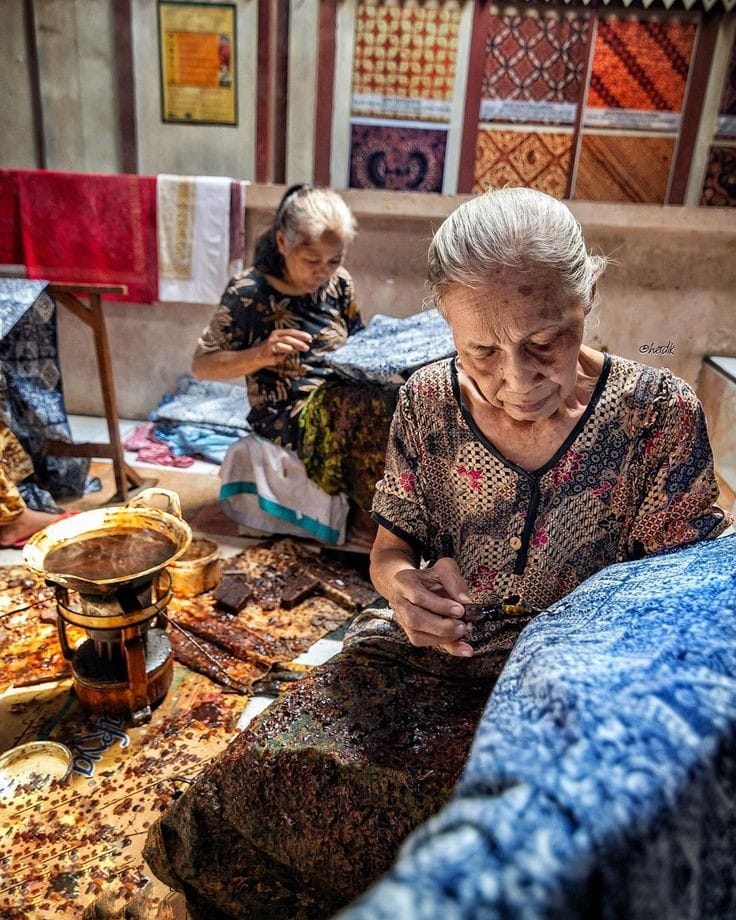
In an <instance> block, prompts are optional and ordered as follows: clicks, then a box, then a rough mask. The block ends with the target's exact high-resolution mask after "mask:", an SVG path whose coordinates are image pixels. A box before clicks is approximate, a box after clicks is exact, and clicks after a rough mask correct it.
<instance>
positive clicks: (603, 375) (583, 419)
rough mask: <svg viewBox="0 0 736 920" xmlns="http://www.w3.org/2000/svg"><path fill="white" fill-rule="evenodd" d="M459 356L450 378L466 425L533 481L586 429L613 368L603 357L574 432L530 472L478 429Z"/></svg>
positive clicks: (452, 363) (514, 467) (502, 458)
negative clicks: (464, 392) (467, 402)
mask: <svg viewBox="0 0 736 920" xmlns="http://www.w3.org/2000/svg"><path fill="white" fill-rule="evenodd" d="M457 360H458V359H457V355H456V356H455V357H454V358H453V359H452V360H451V361H450V378H451V382H452V392H453V395H454V396H455V400H456V401H457V404H458V408H459V409H460V414H461V415H462V417H463V419H464V420H465V424H466V425H467V426H468V428H470V430H471V431H472V432H473V434H475V436H476V437H477V438H478V440H479V441H480V442H481V444H483V446H484V447H485V448H486V449H487V450H489V451H490V452H491V453H492V454H493V456H494V457H496V458H497V459H498V460H500V461H501V463H503V464H504V465H505V466H508V467H510V468H511V469H513V470H515V471H516V472H517V473H519V474H520V475H521V476H526V477H531V478H532V479H540V478H541V477H542V476H544V474H545V473H546V472H548V471H549V470H551V469H552V467H553V466H555V464H556V463H558V462H559V460H560V458H561V457H563V456H564V455H565V454H566V453H567V451H568V450H569V449H570V447H571V445H572V444H573V442H574V441H575V439H576V438H577V436H578V435H579V434H580V432H581V431H582V429H583V428H584V427H585V424H586V423H587V421H588V419H589V418H590V416H591V414H592V413H593V411H594V409H595V407H596V406H597V404H598V402H599V401H600V398H601V395H602V394H603V390H604V388H605V386H606V382H607V380H608V375H609V372H610V368H611V356H610V355H609V354H604V355H603V367H602V368H601V372H600V375H599V377H598V381H597V382H596V385H595V388H594V390H593V392H592V394H591V396H590V400H589V402H588V405H587V406H586V407H585V409H584V410H583V413H582V415H581V416H580V418H579V419H578V420H577V422H576V423H575V425H574V427H573V429H572V431H571V432H570V433H569V434H568V436H567V437H566V438H565V440H564V441H563V442H562V444H561V445H560V446H559V448H558V449H557V450H556V451H555V453H554V455H553V456H552V457H551V458H550V459H549V460H548V461H547V462H546V463H545V464H543V465H542V466H540V467H538V468H537V469H536V470H528V469H526V468H525V467H523V466H520V465H519V464H518V463H514V462H513V461H512V460H509V458H508V457H504V455H503V454H502V453H501V452H500V451H499V450H498V449H497V448H496V447H495V446H494V445H493V444H492V443H491V441H489V440H488V438H487V437H486V436H485V435H484V434H483V432H482V431H481V430H480V428H479V427H478V425H477V423H476V421H475V419H474V418H473V416H472V414H471V413H470V410H469V409H468V407H467V406H466V405H465V401H464V400H463V396H462V392H461V390H460V377H459V375H458V371H457Z"/></svg>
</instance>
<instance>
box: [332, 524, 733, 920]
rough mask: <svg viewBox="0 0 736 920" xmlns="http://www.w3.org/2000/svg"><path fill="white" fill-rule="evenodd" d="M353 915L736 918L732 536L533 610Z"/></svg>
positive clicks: (593, 582)
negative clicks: (480, 709)
mask: <svg viewBox="0 0 736 920" xmlns="http://www.w3.org/2000/svg"><path fill="white" fill-rule="evenodd" d="M340 917H341V918H344V920H347V918H349V920H379V918H382V920H383V918H385V920H396V918H411V920H430V918H432V920H435V918H436V920H440V918H442V920H459V918H513V920H517V918H523V920H527V918H528V920H532V918H533V920H541V918H551V917H555V918H566V920H570V918H583V917H597V918H598V917H600V918H609V917H610V918H619V917H626V918H642V920H644V918H647V920H649V918H660V917H661V918H668V920H671V918H683V920H684V918H688V920H689V918H703V920H706V918H707V920H713V918H726V917H730V918H733V917H736V535H731V536H725V537H722V538H719V539H716V540H712V541H707V542H704V543H700V544H698V545H695V546H693V547H690V548H687V549H684V550H680V551H677V552H674V553H669V554H665V555H662V556H658V557H650V558H647V559H642V560H641V561H638V562H630V563H622V564H619V565H614V566H611V567H610V568H608V569H605V570H604V571H602V572H600V573H598V574H597V575H595V576H593V577H592V578H590V579H589V580H588V581H586V582H585V583H584V584H582V585H581V586H580V587H579V588H578V589H577V590H575V591H574V592H573V593H572V594H570V595H569V596H568V597H566V598H564V599H563V600H561V601H559V602H558V603H557V604H555V605H553V606H552V607H551V608H550V609H549V611H548V612H546V613H543V614H541V615H540V616H539V617H537V618H536V619H535V620H533V621H532V622H531V623H530V624H529V626H527V628H526V629H525V630H524V632H523V633H522V635H521V637H520V639H519V641H518V643H517V645H516V647H515V648H514V651H513V653H512V655H511V657H510V659H509V661H508V663H507V665H506V668H505V670H504V672H503V674H502V676H501V678H500V680H499V682H498V684H497V685H496V688H495V689H494V691H493V694H492V695H491V698H490V700H489V702H488V705H487V708H486V710H485V712H484V715H483V717H482V719H481V723H480V726H479V729H478V732H477V735H476V738H475V740H474V743H473V747H472V750H471V753H470V757H469V761H468V764H467V767H466V770H465V772H464V774H463V776H462V778H461V780H460V782H459V784H458V787H457V790H456V793H455V794H454V796H453V798H452V799H451V800H450V802H449V803H448V805H446V806H445V808H444V809H443V810H442V811H440V812H439V814H438V815H436V816H435V817H434V818H433V819H432V820H431V821H429V822H428V823H427V824H425V825H424V826H422V827H420V828H419V829H418V830H417V831H415V832H414V833H413V834H412V835H411V836H410V837H409V838H408V840H407V842H406V843H405V844H404V847H403V848H402V851H401V853H400V856H399V858H398V860H397V862H396V864H395V866H394V868H393V869H392V870H391V872H390V873H389V874H388V875H387V876H385V877H384V879H383V880H381V881H380V882H379V883H377V885H376V886H374V887H373V888H372V889H370V890H369V892H368V893H367V894H366V895H364V896H363V897H362V898H361V899H360V900H359V901H357V902H355V903H354V904H353V905H352V906H351V907H350V908H348V909H347V910H346V911H344V912H343V913H342V914H340Z"/></svg>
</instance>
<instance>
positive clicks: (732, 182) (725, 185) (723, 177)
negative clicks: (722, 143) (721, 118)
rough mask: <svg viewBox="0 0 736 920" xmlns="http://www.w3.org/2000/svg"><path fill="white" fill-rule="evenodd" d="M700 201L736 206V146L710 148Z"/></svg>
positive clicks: (716, 205)
mask: <svg viewBox="0 0 736 920" xmlns="http://www.w3.org/2000/svg"><path fill="white" fill-rule="evenodd" d="M700 203H701V204H705V205H711V206H713V207H730V208H734V207H736V146H734V147H711V148H710V156H709V157H708V169H707V171H706V174H705V182H704V183H703V195H702V198H701V199H700Z"/></svg>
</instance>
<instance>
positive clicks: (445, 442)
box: [373, 355, 730, 608]
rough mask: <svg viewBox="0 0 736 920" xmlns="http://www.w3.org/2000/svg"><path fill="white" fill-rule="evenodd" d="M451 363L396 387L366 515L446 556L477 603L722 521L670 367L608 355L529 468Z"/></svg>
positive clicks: (705, 450) (534, 588) (690, 409)
mask: <svg viewBox="0 0 736 920" xmlns="http://www.w3.org/2000/svg"><path fill="white" fill-rule="evenodd" d="M455 360H456V359H454V358H451V359H446V360H444V361H439V362H436V363H434V364H431V365H428V366H427V367H424V368H422V369H421V370H419V371H417V372H416V373H415V374H414V375H412V377H411V378H410V379H409V381H408V382H407V384H406V386H405V387H404V388H403V389H402V391H401V394H400V397H399V405H398V408H397V410H396V414H395V416H394V421H393V425H392V429H391V437H390V440H389V447H388V453H387V458H386V471H385V475H384V478H383V479H382V480H381V481H380V482H379V483H378V486H377V492H376V496H375V499H374V502H373V516H374V518H375V519H376V521H378V523H379V524H381V525H382V526H383V527H385V528H387V529H388V530H389V531H391V532H392V533H394V534H395V535H397V536H398V537H400V538H402V539H403V540H405V541H406V542H407V543H409V544H411V545H412V546H414V547H415V548H416V549H417V550H418V551H419V553H420V554H421V556H422V558H424V559H425V560H427V561H430V562H431V561H434V560H436V559H437V558H439V557H440V556H447V555H451V556H453V557H454V558H455V560H456V561H457V563H458V566H459V568H460V571H461V573H462V575H463V577H464V579H465V581H466V584H467V585H468V589H469V593H470V595H471V597H472V599H473V600H474V601H476V602H478V603H493V602H496V601H497V600H498V599H499V598H504V597H507V596H509V595H519V596H520V597H521V600H522V601H523V602H524V603H526V604H527V605H529V606H532V607H537V608H544V607H547V606H548V605H549V604H551V603H553V602H554V601H556V600H558V599H559V598H561V597H563V596H564V595H566V594H568V593H569V592H570V591H572V590H573V588H575V587H576V586H577V585H578V584H580V583H581V582H582V581H583V580H584V579H586V578H587V577H588V576H590V575H592V574H593V573H594V572H596V571H598V570H599V569H601V568H603V567H604V566H606V565H610V564H611V563H614V562H621V561H623V560H627V559H637V558H639V557H641V556H644V555H648V554H651V553H656V552H659V551H661V550H664V549H668V548H671V547H677V546H681V545H684V544H687V543H692V542H695V541H697V540H702V539H704V538H708V537H715V536H717V535H718V534H720V533H721V532H722V531H723V530H725V529H726V527H727V526H728V524H729V523H730V516H729V515H728V514H726V513H725V512H724V511H722V510H721V509H720V508H718V507H717V506H716V505H714V504H713V502H714V501H715V499H716V497H717V495H718V486H717V484H716V481H715V477H714V474H713V457H712V454H711V448H710V444H709V441H708V435H707V431H706V425H705V418H704V415H703V410H702V407H701V406H700V403H699V402H698V400H697V398H696V396H695V394H694V393H693V391H692V390H691V389H690V387H688V386H687V384H685V383H684V382H683V381H682V380H680V379H678V378H677V377H674V376H673V375H672V374H671V373H670V372H669V371H668V370H662V369H658V368H653V367H647V366H645V365H642V364H638V363H636V362H634V361H628V360H625V359H624V358H618V357H614V356H610V355H606V357H605V362H604V366H603V370H602V372H601V375H600V378H599V380H598V383H597V386H596V388H595V390H594V392H593V395H592V397H591V400H590V403H589V405H588V406H587V407H586V409H585V412H584V413H583V415H582V417H581V418H580V419H579V421H578V423H577V425H576V426H575V428H574V429H573V431H572V432H571V433H570V435H569V436H568V437H567V439H566V440H565V442H564V444H562V446H561V447H560V449H559V450H558V451H557V453H556V454H555V455H554V457H553V458H552V459H551V460H549V461H548V462H547V463H545V464H544V466H542V467H540V468H539V469H537V470H534V471H533V472H530V471H528V470H526V469H523V468H522V467H520V466H518V465H517V464H515V463H512V462H511V461H509V460H507V459H505V458H504V457H503V456H502V455H501V454H500V453H499V452H498V451H497V450H496V449H495V447H494V446H493V444H491V443H490V441H489V440H488V439H487V438H486V437H485V436H484V435H483V434H482V432H481V431H480V430H479V429H478V427H477V426H476V424H475V422H474V421H473V418H472V416H471V414H470V412H469V411H468V408H467V407H466V406H465V405H464V403H463V400H462V397H461V392H460V384H459V381H458V376H457V368H456V366H455Z"/></svg>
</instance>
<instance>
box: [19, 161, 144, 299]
mask: <svg viewBox="0 0 736 920" xmlns="http://www.w3.org/2000/svg"><path fill="white" fill-rule="evenodd" d="M16 175H17V178H18V191H19V198H20V215H21V232H22V236H23V251H24V260H23V261H24V262H25V265H26V270H27V274H28V277H29V278H43V279H46V280H48V281H72V282H73V281H78V282H82V283H84V284H127V286H128V294H127V296H125V297H112V296H110V295H106V296H105V299H106V300H128V301H133V302H135V303H153V302H154V301H155V300H157V298H158V247H157V242H156V179H155V178H154V177H152V176H150V177H149V176H126V175H109V176H103V175H96V174H91V173H64V172H56V171H54V170H20V171H18V172H17V173H16Z"/></svg>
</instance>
